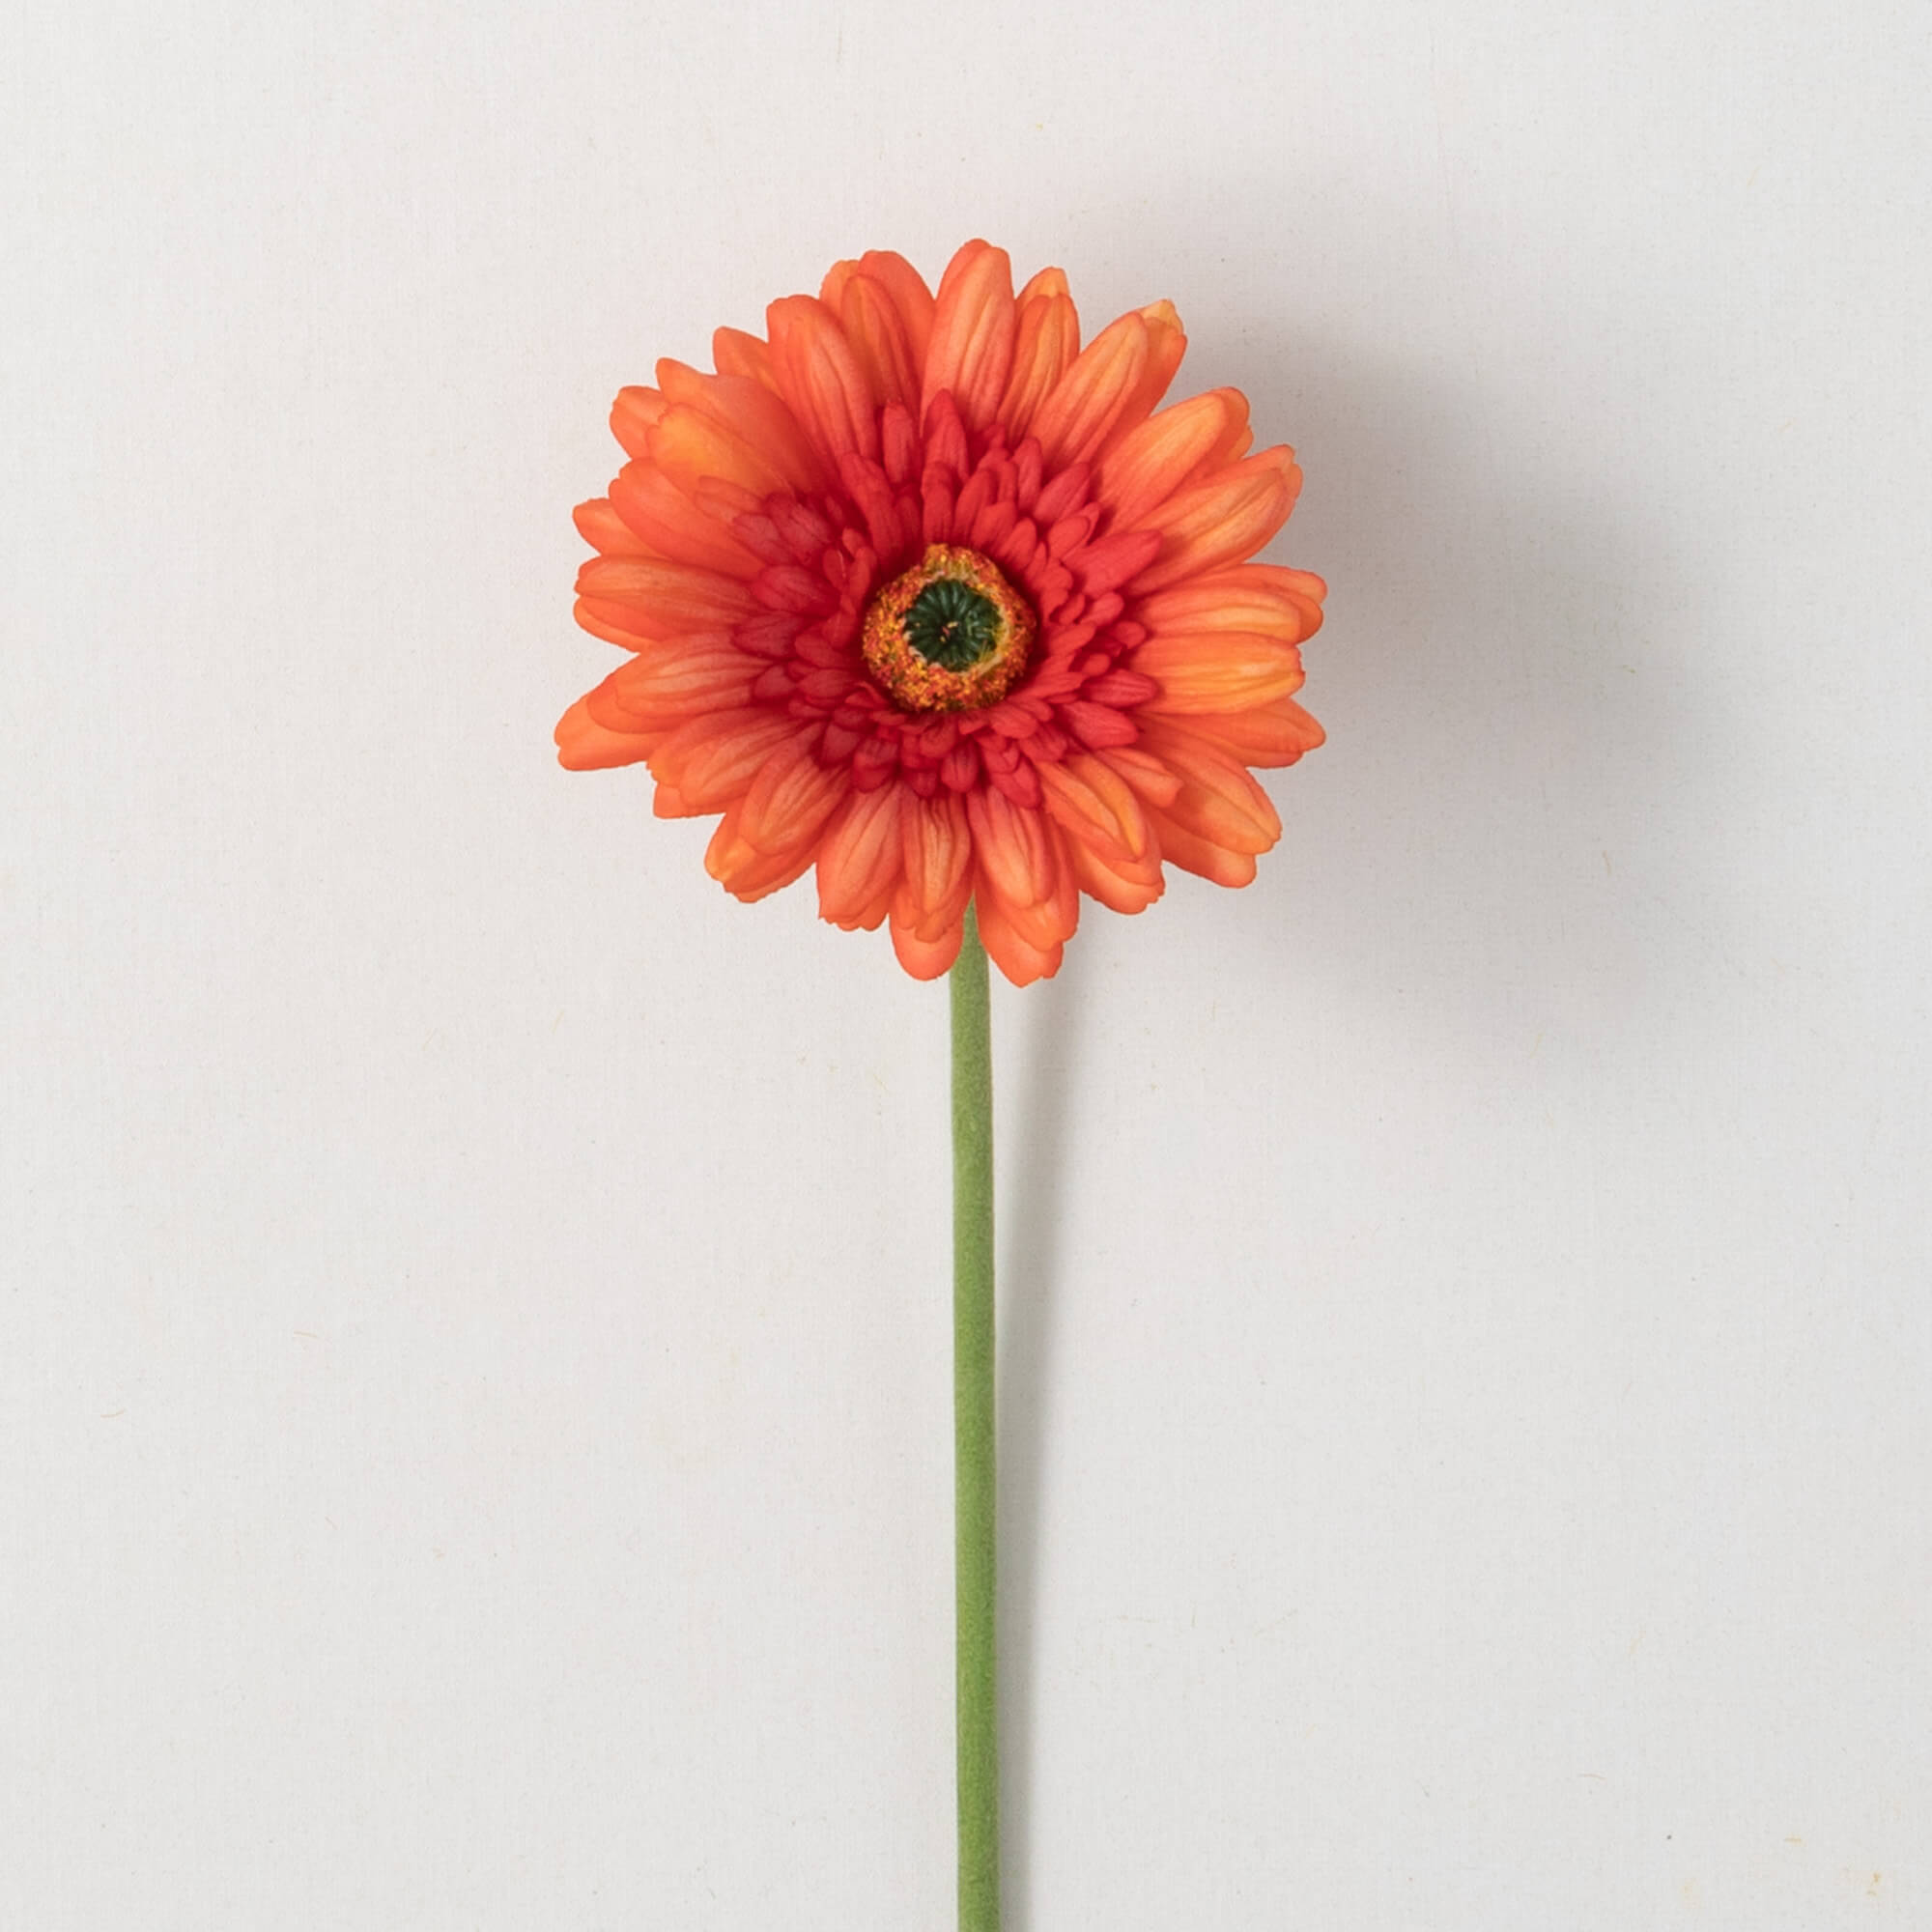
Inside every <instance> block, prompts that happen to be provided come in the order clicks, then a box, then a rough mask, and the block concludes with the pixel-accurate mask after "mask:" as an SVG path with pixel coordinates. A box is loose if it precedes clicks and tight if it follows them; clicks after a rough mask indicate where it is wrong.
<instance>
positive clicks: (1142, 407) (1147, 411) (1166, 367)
mask: <svg viewBox="0 0 1932 1932" xmlns="http://www.w3.org/2000/svg"><path fill="white" fill-rule="evenodd" d="M1141 320H1142V321H1143V322H1144V323H1146V324H1147V332H1148V359H1147V366H1146V367H1145V368H1144V369H1143V370H1142V371H1141V380H1140V385H1139V387H1138V388H1137V389H1136V390H1135V391H1134V393H1133V394H1132V395H1131V396H1129V397H1128V398H1127V401H1126V403H1125V405H1124V406H1123V407H1122V411H1121V412H1120V414H1119V415H1118V416H1117V417H1116V418H1115V420H1114V427H1113V428H1112V430H1110V431H1109V432H1108V434H1107V438H1106V440H1105V441H1103V442H1102V443H1101V445H1100V454H1101V455H1102V456H1104V455H1106V453H1107V452H1108V450H1110V449H1111V448H1112V447H1113V446H1114V444H1115V443H1117V442H1119V441H1120V440H1121V439H1122V437H1124V436H1126V435H1127V434H1128V433H1129V432H1130V431H1132V430H1135V429H1138V428H1139V427H1140V425H1141V424H1142V423H1144V422H1145V421H1146V420H1147V419H1148V417H1149V416H1150V415H1151V414H1152V413H1153V412H1154V410H1155V409H1157V408H1158V407H1159V404H1160V399H1161V398H1162V397H1163V396H1164V395H1166V394H1167V388H1168V384H1170V383H1172V382H1173V381H1174V377H1175V372H1176V370H1178V369H1179V367H1180V358H1181V357H1182V356H1183V355H1186V353H1187V333H1186V331H1185V330H1184V329H1183V328H1182V327H1181V326H1180V318H1179V315H1177V314H1176V313H1175V309H1174V304H1173V303H1172V302H1170V301H1157V302H1151V303H1150V304H1149V305H1148V306H1147V307H1146V308H1144V309H1142V310H1141Z"/></svg>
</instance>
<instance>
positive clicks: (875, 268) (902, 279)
mask: <svg viewBox="0 0 1932 1932" xmlns="http://www.w3.org/2000/svg"><path fill="white" fill-rule="evenodd" d="M855 275H864V276H865V277H866V278H867V280H868V281H871V282H875V283H877V284H878V286H879V289H880V290H881V292H882V293H883V294H884V295H885V298H886V299H887V300H888V301H889V302H890V303H891V304H892V307H893V312H894V313H895V315H896V316H897V317H898V319H899V323H900V325H901V327H903V328H904V329H905V338H906V344H907V347H908V348H909V349H910V351H911V353H912V366H913V368H914V369H915V370H920V369H923V368H924V367H925V352H926V347H927V345H928V344H929V343H930V342H931V340H932V308H933V303H932V291H931V290H930V289H929V288H927V287H926V285H925V277H924V276H923V275H922V274H921V273H920V271H919V270H917V269H915V268H914V267H913V265H912V264H911V263H910V262H908V261H907V260H906V258H905V257H904V256H903V255H895V254H894V253H893V251H892V250H891V249H890V248H872V249H868V250H867V252H866V253H865V254H863V255H861V256H860V257H859V259H858V260H857V261H856V262H835V263H834V264H833V265H832V269H831V271H830V273H828V274H827V275H826V277H825V280H824V282H823V283H822V284H821V285H820V287H819V291H818V299H819V300H820V301H822V302H823V303H824V304H825V306H826V307H827V308H829V309H831V310H832V311H833V312H834V313H835V314H836V315H839V316H843V315H844V313H845V296H846V291H847V290H848V289H850V287H851V286H852V279H853V277H854V276H855ZM845 326H846V327H848V328H849V327H851V324H850V322H849V321H848V322H847V323H846V325H845ZM916 393H917V392H916V391H911V392H908V400H911V398H912V396H913V395H914V394H916Z"/></svg>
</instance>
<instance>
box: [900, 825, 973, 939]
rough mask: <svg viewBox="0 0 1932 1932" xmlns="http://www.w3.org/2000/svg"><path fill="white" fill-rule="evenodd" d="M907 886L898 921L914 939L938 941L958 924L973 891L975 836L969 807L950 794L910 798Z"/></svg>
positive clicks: (904, 833) (904, 848) (904, 856)
mask: <svg viewBox="0 0 1932 1932" xmlns="http://www.w3.org/2000/svg"><path fill="white" fill-rule="evenodd" d="M899 837H900V847H901V852H900V856H901V863H902V864H903V866H904V867H905V885H904V888H903V890H902V895H901V897H900V899H899V900H898V902H896V903H895V907H894V910H893V919H894V921H895V923H898V922H900V921H901V919H902V920H903V923H905V924H906V925H907V926H908V927H909V928H910V929H911V930H912V932H913V934H914V936H915V937H917V938H919V939H921V940H923V941H929V940H933V939H937V938H938V937H939V936H940V935H941V933H942V932H944V931H945V929H946V928H947V927H949V926H951V925H952V924H953V923H956V922H957V920H958V918H959V915H960V913H961V912H963V911H964V910H965V906H966V900H967V897H968V895H969V894H970V893H971V891H972V883H971V862H972V858H973V834H972V830H971V828H970V827H969V826H968V825H967V822H966V808H965V807H964V806H963V805H961V804H960V802H959V800H958V799H957V797H955V796H954V795H953V794H952V793H951V792H942V793H940V794H939V795H938V796H937V797H935V798H916V797H912V796H908V797H907V799H906V800H905V803H904V805H903V806H902V807H901V809H900V811H899Z"/></svg>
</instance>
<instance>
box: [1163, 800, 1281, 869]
mask: <svg viewBox="0 0 1932 1932" xmlns="http://www.w3.org/2000/svg"><path fill="white" fill-rule="evenodd" d="M1148 818H1149V820H1150V822H1151V824H1152V826H1153V829H1154V833H1155V835H1156V836H1157V837H1158V838H1159V839H1160V856H1161V858H1162V859H1164V860H1165V861H1166V862H1167V863H1168V864H1169V865H1171V866H1179V867H1180V869H1181V870H1182V871H1183V872H1193V873H1195V874H1196V875H1197V876H1198V877H1200V878H1204V879H1211V880H1212V881H1213V882H1214V884H1215V885H1217V886H1236V887H1238V886H1250V885H1253V884H1254V879H1255V855H1254V854H1253V853H1252V852H1231V851H1229V850H1228V848H1227V847H1226V846H1224V845H1217V844H1215V843H1214V841H1213V840H1212V839H1211V838H1202V836H1201V835H1200V834H1199V833H1198V832H1195V831H1192V830H1191V829H1190V828H1189V827H1187V826H1185V825H1183V824H1181V823H1180V821H1179V819H1175V818H1170V817H1169V816H1168V815H1167V814H1166V813H1165V812H1164V811H1161V810H1159V809H1158V808H1154V807H1151V808H1150V809H1149V811H1148Z"/></svg>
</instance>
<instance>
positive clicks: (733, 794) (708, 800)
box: [651, 705, 798, 814]
mask: <svg viewBox="0 0 1932 1932" xmlns="http://www.w3.org/2000/svg"><path fill="white" fill-rule="evenodd" d="M797 735H798V722H797V720H796V719H792V718H788V717H786V716H785V715H784V713H783V712H781V711H778V712H775V711H767V710H764V709H762V708H760V707H758V706H755V705H747V706H745V707H743V708H742V709H740V710H737V711H714V712H707V713H706V714H705V715H704V716H702V717H700V718H694V719H692V720H691V722H690V723H689V724H687V725H680V726H679V727H678V728H677V729H676V730H675V731H673V732H672V733H671V735H670V736H669V737H668V738H667V739H666V740H665V741H664V742H663V743H662V744H661V745H659V746H658V747H657V749H656V750H655V751H654V752H652V753H651V774H652V776H653V777H654V778H656V779H657V780H658V781H660V782H661V783H663V784H666V785H668V786H670V787H671V788H672V789H673V790H674V791H675V792H676V793H677V794H678V796H679V798H680V800H681V801H682V803H683V806H684V810H685V812H686V814H691V813H696V812H700V811H720V810H723V809H724V808H725V806H727V805H735V804H736V803H737V801H738V800H739V799H741V798H743V797H744V795H745V794H746V793H747V792H748V791H750V790H751V788H752V781H753V779H754V778H756V777H757V775H758V771H759V768H760V767H761V766H762V765H763V764H764V762H765V760H766V759H767V758H769V757H770V756H771V754H772V753H774V752H776V751H777V750H778V748H779V747H780V746H781V745H782V744H783V743H784V742H785V741H786V739H788V738H794V737H796V736H797Z"/></svg>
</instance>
